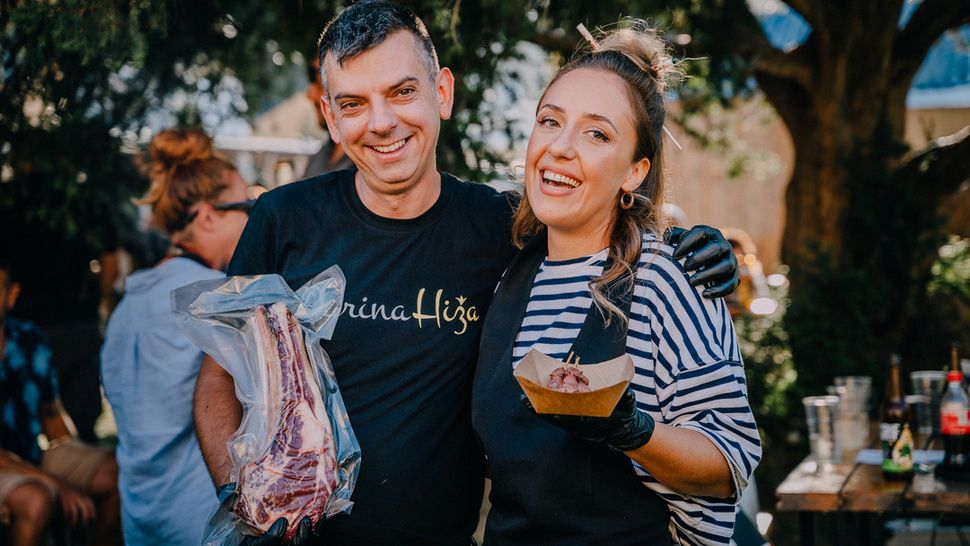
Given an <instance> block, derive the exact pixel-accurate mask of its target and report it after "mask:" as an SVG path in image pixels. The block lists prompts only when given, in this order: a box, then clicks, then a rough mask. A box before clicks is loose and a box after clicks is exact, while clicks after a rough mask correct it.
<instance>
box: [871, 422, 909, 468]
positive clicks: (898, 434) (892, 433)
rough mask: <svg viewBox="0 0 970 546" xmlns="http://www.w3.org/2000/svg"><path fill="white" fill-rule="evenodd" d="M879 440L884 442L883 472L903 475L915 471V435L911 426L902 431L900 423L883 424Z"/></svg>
mask: <svg viewBox="0 0 970 546" xmlns="http://www.w3.org/2000/svg"><path fill="white" fill-rule="evenodd" d="M879 438H880V439H881V440H882V470H883V472H888V473H891V474H897V473H899V474H902V473H906V472H912V470H913V434H912V433H911V432H910V431H909V425H908V424H904V425H902V428H901V429H900V424H899V423H881V424H880V425H879Z"/></svg>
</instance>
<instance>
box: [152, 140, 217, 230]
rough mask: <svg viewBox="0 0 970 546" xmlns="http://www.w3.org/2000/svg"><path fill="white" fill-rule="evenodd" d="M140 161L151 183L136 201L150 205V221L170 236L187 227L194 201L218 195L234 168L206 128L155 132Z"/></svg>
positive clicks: (213, 197) (207, 199)
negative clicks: (218, 148)
mask: <svg viewBox="0 0 970 546" xmlns="http://www.w3.org/2000/svg"><path fill="white" fill-rule="evenodd" d="M141 164H142V167H143V168H144V170H146V171H147V174H148V180H149V182H150V186H149V187H148V193H146V194H145V196H144V197H142V198H141V199H139V200H136V201H135V203H137V204H139V205H149V206H150V207H151V209H152V216H151V218H152V224H153V225H154V226H155V227H157V228H158V229H160V230H162V231H163V232H165V233H166V234H167V235H169V236H174V235H175V234H177V233H179V232H180V231H182V230H183V229H185V228H186V227H187V226H188V224H189V219H190V217H191V214H192V207H193V206H194V205H195V204H196V203H199V202H202V201H211V200H214V199H216V198H218V197H219V194H221V193H222V192H223V191H224V190H225V189H226V187H227V186H228V182H227V180H226V176H225V175H226V172H227V171H230V172H235V171H236V167H235V166H233V164H232V163H230V162H229V160H227V159H225V158H224V157H222V156H220V155H218V154H216V153H215V151H214V150H213V148H212V139H211V138H209V136H208V135H206V134H205V131H203V130H202V129H194V128H188V129H166V130H165V131H162V132H160V133H158V134H157V135H155V138H153V139H152V143H151V146H150V147H149V150H148V154H147V158H143V160H142V162H141ZM173 239H174V237H173Z"/></svg>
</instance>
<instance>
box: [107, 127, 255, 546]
mask: <svg viewBox="0 0 970 546" xmlns="http://www.w3.org/2000/svg"><path fill="white" fill-rule="evenodd" d="M148 155H149V163H148V165H147V167H148V176H149V179H150V183H151V185H150V187H149V189H148V193H147V194H146V195H145V197H144V198H143V199H141V200H140V201H138V203H140V204H145V205H148V206H150V207H151V220H152V224H153V225H154V226H155V227H156V228H158V229H159V230H161V231H162V232H163V233H164V234H165V235H166V236H167V237H168V238H169V239H170V240H171V243H172V250H171V252H170V255H169V256H168V257H167V258H166V259H165V260H163V261H162V262H161V263H159V264H158V265H156V266H155V267H153V268H150V269H146V270H142V271H139V272H136V273H133V274H132V275H131V276H129V277H128V279H127V280H126V283H125V296H124V297H123V298H122V300H121V302H120V303H119V304H118V307H117V308H116V309H115V311H114V314H113V315H112V316H111V319H110V321H109V322H108V327H107V331H106V332H105V342H104V346H103V347H102V351H101V377H102V383H103V385H104V390H105V395H106V396H107V398H108V401H109V402H110V403H111V407H112V410H113V412H114V416H115V420H116V421H117V423H118V454H117V455H118V466H119V468H120V476H119V489H120V491H121V507H122V526H123V530H124V535H125V542H126V543H127V544H138V545H153V544H158V545H162V544H166V545H168V544H199V543H201V541H202V535H203V531H204V530H205V525H206V522H207V520H208V518H209V516H210V515H211V514H212V513H213V512H214V511H215V510H216V508H217V507H218V501H217V500H216V496H215V495H213V490H212V487H213V485H212V481H211V480H210V478H209V473H208V471H207V470H206V467H205V463H204V462H203V460H202V453H201V452H200V450H199V446H198V441H197V440H196V437H195V433H194V430H193V426H192V394H193V390H194V387H195V378H196V376H197V375H198V373H199V366H200V363H201V361H202V356H203V355H202V353H201V352H200V351H199V350H198V349H197V348H196V347H195V346H194V345H193V344H192V343H191V342H190V341H189V340H188V338H186V337H185V336H184V335H183V334H182V333H181V331H180V330H179V329H178V328H177V326H176V324H175V319H174V317H173V315H172V312H171V304H170V302H169V293H170V292H171V291H172V290H173V289H175V288H178V287H180V286H184V285H186V284H189V283H192V282H195V281H198V280H203V279H214V278H219V277H222V276H223V273H222V271H223V270H224V269H225V267H226V265H227V264H228V263H229V259H230V258H231V257H232V253H233V250H234V249H235V248H236V243H237V242H238V241H239V237H240V235H241V234H242V230H243V227H244V226H245V225H246V221H247V218H248V211H249V209H250V208H251V205H252V203H251V202H249V201H247V199H246V189H247V188H246V183H245V182H244V181H243V179H242V177H240V175H239V173H238V172H237V171H236V168H235V167H234V166H233V165H232V164H231V163H230V162H229V161H227V160H226V159H224V158H222V157H220V156H218V155H217V154H215V153H214V151H213V149H212V141H211V139H210V138H209V137H208V136H207V135H206V134H205V133H204V132H203V131H202V130H199V129H169V130H166V131H162V132H161V133H159V134H158V135H157V136H155V138H154V139H152V143H151V147H150V150H149V154H148Z"/></svg>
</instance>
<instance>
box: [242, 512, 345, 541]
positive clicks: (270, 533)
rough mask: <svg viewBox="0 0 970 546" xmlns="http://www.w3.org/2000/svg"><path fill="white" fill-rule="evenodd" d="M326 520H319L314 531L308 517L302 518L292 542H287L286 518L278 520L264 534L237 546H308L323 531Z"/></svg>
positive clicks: (323, 518)
mask: <svg viewBox="0 0 970 546" xmlns="http://www.w3.org/2000/svg"><path fill="white" fill-rule="evenodd" d="M326 519H327V518H326V517H322V518H320V522H319V523H317V527H316V529H314V527H313V521H312V520H310V517H309V516H307V517H304V518H303V519H301V520H300V523H299V525H298V526H297V528H296V535H295V536H294V537H293V540H290V541H287V540H286V528H287V526H288V523H287V521H286V518H279V519H277V520H276V521H274V522H273V525H271V526H270V528H269V530H267V531H266V532H265V533H263V534H261V535H259V536H255V537H246V538H244V539H243V541H242V542H240V543H239V546H284V545H285V546H307V545H308V544H310V540H312V539H313V537H315V536H317V535H318V533H319V532H320V531H321V530H322V529H323V525H322V524H323V522H324V521H326Z"/></svg>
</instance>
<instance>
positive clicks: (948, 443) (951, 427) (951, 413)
mask: <svg viewBox="0 0 970 546" xmlns="http://www.w3.org/2000/svg"><path fill="white" fill-rule="evenodd" d="M946 382H947V387H946V394H944V395H943V400H941V401H940V428H941V429H942V432H943V450H944V455H943V466H945V467H947V468H948V469H949V470H965V469H967V468H968V467H970V398H968V397H967V393H965V392H964V391H963V372H961V371H960V358H959V349H958V348H957V345H956V344H954V345H953V347H952V348H951V349H950V371H949V373H947V375H946Z"/></svg>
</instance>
